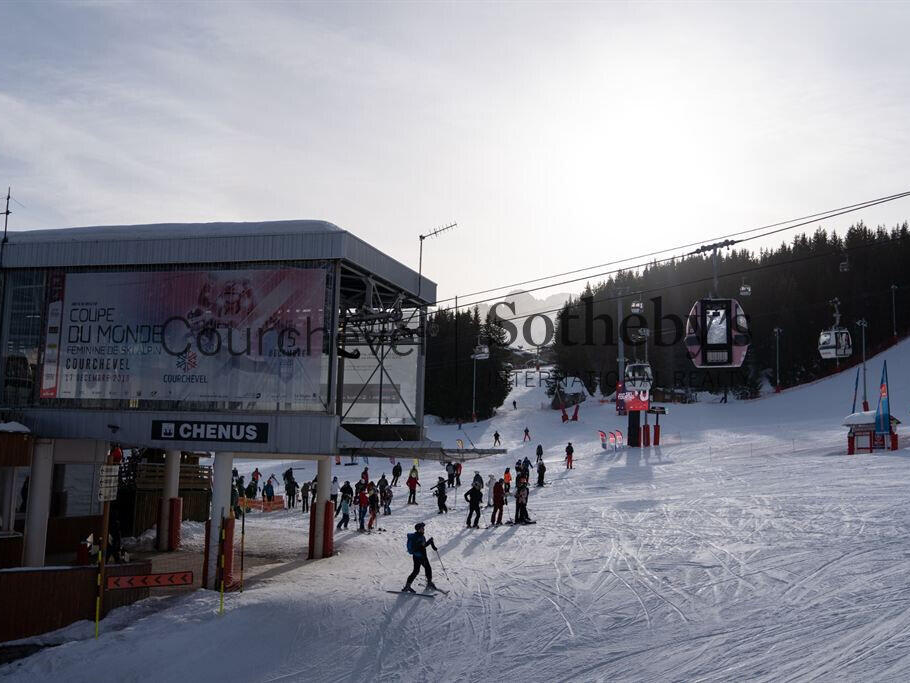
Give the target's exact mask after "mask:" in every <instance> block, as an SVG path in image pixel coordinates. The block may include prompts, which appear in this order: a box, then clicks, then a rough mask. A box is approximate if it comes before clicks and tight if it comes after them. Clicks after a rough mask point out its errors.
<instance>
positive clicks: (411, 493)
mask: <svg viewBox="0 0 910 683" xmlns="http://www.w3.org/2000/svg"><path fill="white" fill-rule="evenodd" d="M415 469H416V468H415ZM405 485H406V486H407V487H408V505H417V487H418V486H420V482H419V481H417V475H416V474H414V470H413V469H412V470H411V476H409V477H408V480H407V481H406V482H405Z"/></svg>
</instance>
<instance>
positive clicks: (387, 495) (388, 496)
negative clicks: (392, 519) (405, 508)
mask: <svg viewBox="0 0 910 683" xmlns="http://www.w3.org/2000/svg"><path fill="white" fill-rule="evenodd" d="M379 502H380V503H382V514H384V515H391V514H392V487H391V486H386V487H385V488H384V489H383V490H382V491H380V493H379Z"/></svg>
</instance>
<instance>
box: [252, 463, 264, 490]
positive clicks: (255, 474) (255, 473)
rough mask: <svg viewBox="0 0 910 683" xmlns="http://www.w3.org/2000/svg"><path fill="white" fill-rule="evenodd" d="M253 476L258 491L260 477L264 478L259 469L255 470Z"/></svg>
mask: <svg viewBox="0 0 910 683" xmlns="http://www.w3.org/2000/svg"><path fill="white" fill-rule="evenodd" d="M251 476H252V477H253V481H254V482H255V483H256V488H257V489H258V488H259V477H261V476H262V473H261V472H260V471H259V468H258V467H257V468H256V469H255V470H253V474H252V475H251Z"/></svg>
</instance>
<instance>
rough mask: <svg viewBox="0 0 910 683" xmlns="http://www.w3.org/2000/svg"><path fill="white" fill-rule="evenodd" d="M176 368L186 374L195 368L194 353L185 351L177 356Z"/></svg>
mask: <svg viewBox="0 0 910 683" xmlns="http://www.w3.org/2000/svg"><path fill="white" fill-rule="evenodd" d="M177 367H178V368H180V369H181V370H183V371H184V372H188V371H189V370H192V369H193V368H195V367H196V352H195V351H190V350H187V351H186V353H181V354H180V355H179V356H177Z"/></svg>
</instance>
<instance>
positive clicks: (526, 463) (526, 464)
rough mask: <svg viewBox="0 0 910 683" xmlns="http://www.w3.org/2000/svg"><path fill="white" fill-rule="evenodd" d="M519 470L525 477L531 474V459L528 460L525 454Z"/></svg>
mask: <svg viewBox="0 0 910 683" xmlns="http://www.w3.org/2000/svg"><path fill="white" fill-rule="evenodd" d="M521 470H522V472H524V474H525V479H528V478H529V477H530V476H531V461H530V460H528V456H525V459H524V460H522V461H521Z"/></svg>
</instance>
